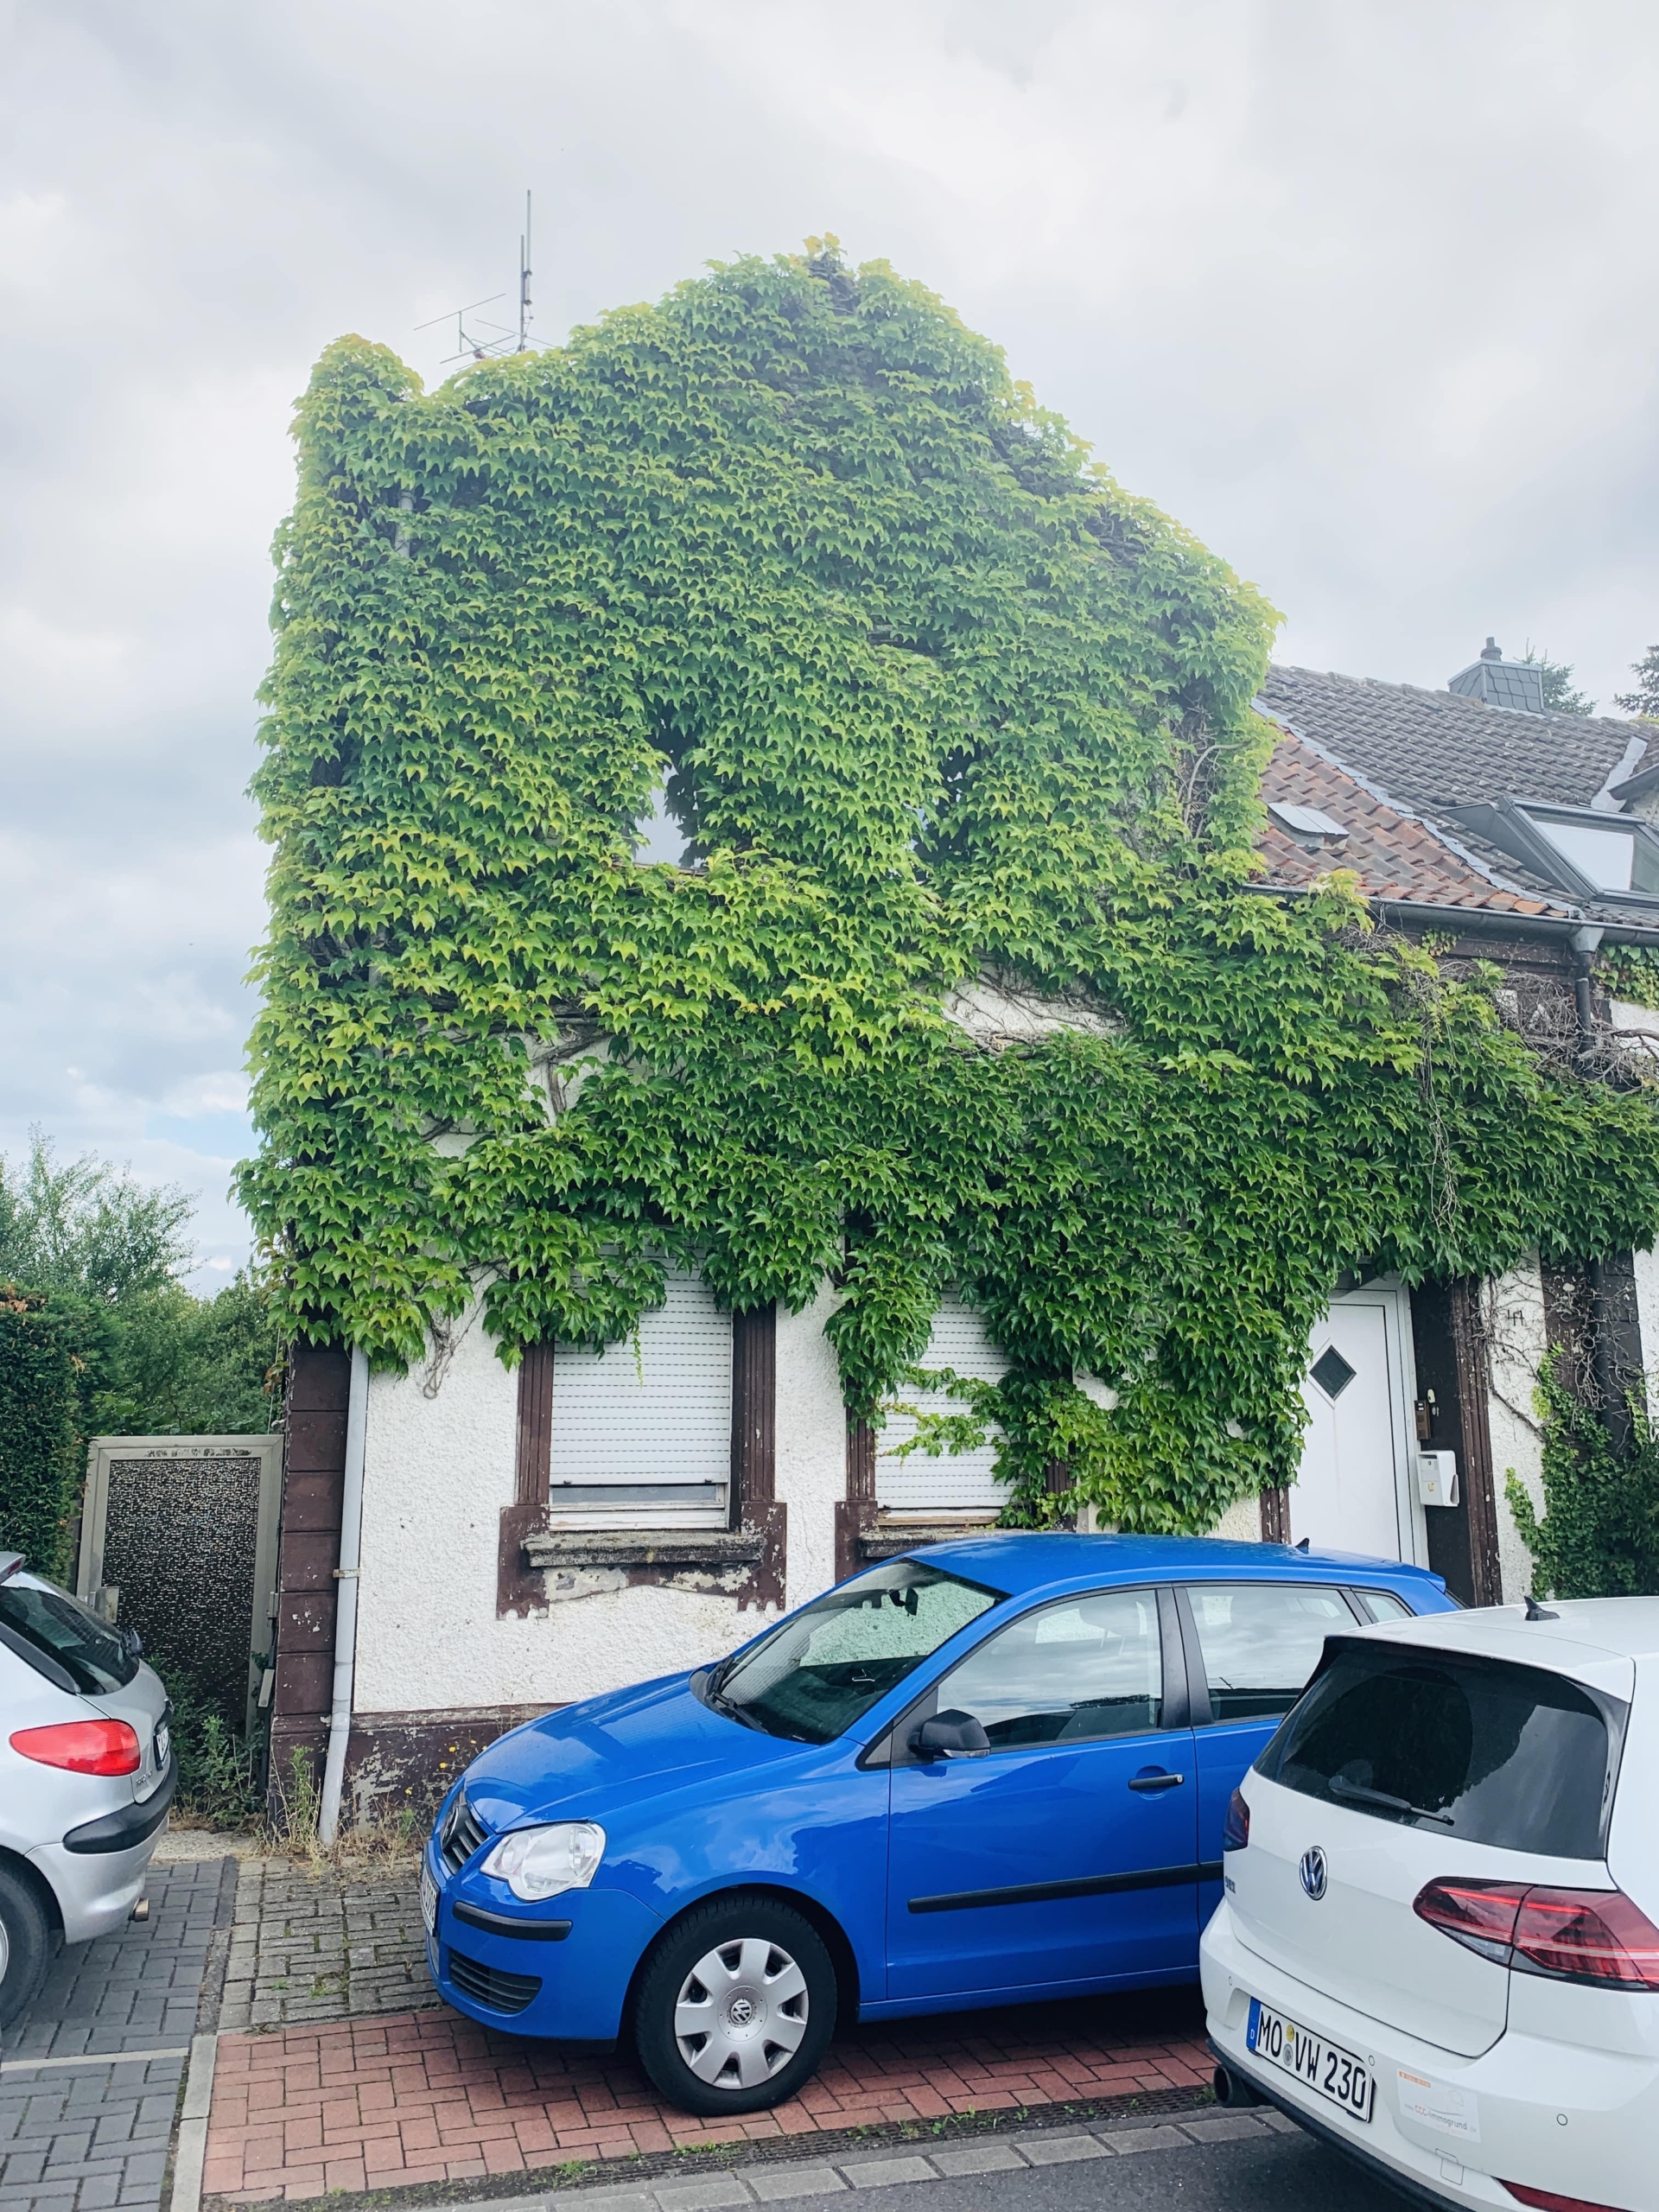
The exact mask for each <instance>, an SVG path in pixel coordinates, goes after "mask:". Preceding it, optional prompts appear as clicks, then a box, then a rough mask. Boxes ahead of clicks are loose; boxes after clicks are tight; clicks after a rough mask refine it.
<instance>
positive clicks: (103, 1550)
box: [77, 1433, 283, 1726]
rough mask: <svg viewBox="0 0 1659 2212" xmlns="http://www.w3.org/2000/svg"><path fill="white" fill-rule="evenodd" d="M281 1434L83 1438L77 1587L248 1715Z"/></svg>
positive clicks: (271, 1569)
mask: <svg viewBox="0 0 1659 2212" xmlns="http://www.w3.org/2000/svg"><path fill="white" fill-rule="evenodd" d="M282 1474H283V1440H282V1437H281V1436H280V1435H279V1434H276V1433H272V1434H269V1435H264V1436H99V1437H95V1438H94V1439H93V1440H92V1444H91V1446H89V1448H88V1452H87V1464H86V1503H85V1506H84V1508H83V1511H82V1516H81V1526H80V1564H79V1574H78V1578H77V1590H78V1594H79V1596H80V1597H82V1598H84V1599H86V1600H87V1601H88V1603H89V1604H91V1605H94V1606H95V1607H96V1608H97V1609H98V1610H99V1611H100V1612H102V1613H103V1614H104V1615H105V1618H108V1619H111V1620H116V1619H118V1620H119V1621H120V1623H121V1624H122V1626H123V1627H124V1628H136V1629H137V1630H138V1633H139V1635H140V1636H141V1637H143V1640H144V1646H145V1649H146V1651H147V1652H148V1653H149V1655H151V1656H153V1657H154V1658H155V1660H156V1667H157V1670H158V1672H160V1673H161V1675H162V1678H163V1680H165V1678H166V1675H167V1670H168V1663H169V1662H171V1663H172V1665H173V1666H174V1667H175V1668H176V1669H181V1670H184V1671H186V1672H188V1675H189V1676H190V1678H191V1680H192V1681H193V1683H194V1685H195V1686H196V1688H198V1690H199V1692H200V1694H204V1695H206V1696H208V1697H209V1698H211V1699H212V1700H213V1703H214V1704H216V1705H218V1706H219V1707H221V1708H222V1710H223V1711H224V1712H225V1713H226V1715H227V1716H229V1717H230V1718H232V1719H238V1720H240V1721H241V1722H242V1723H243V1724H244V1725H245V1726H251V1725H252V1721H253V1716H254V1711H255V1706H256V1701H257V1693H258V1669H257V1668H256V1667H255V1665H254V1663H253V1661H254V1656H255V1655H256V1654H257V1653H260V1652H264V1651H268V1650H269V1649H270V1640H271V1635H272V1624H271V1619H270V1613H271V1593H272V1591H273V1589H274V1586H275V1584H276V1580H277V1513H278V1510H279V1507H280V1504H281V1500H282Z"/></svg>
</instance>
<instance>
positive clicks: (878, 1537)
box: [858, 1516, 996, 1559]
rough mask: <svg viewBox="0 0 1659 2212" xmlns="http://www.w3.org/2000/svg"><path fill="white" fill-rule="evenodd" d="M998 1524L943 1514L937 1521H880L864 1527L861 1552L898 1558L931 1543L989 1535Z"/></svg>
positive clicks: (866, 1555) (872, 1556)
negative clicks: (954, 1518) (946, 1517)
mask: <svg viewBox="0 0 1659 2212" xmlns="http://www.w3.org/2000/svg"><path fill="white" fill-rule="evenodd" d="M995 1528H996V1523H995V1521H991V1520H987V1521H967V1520H962V1519H957V1520H947V1519H945V1518H944V1516H941V1517H940V1518H939V1519H938V1520H937V1521H899V1522H893V1521H878V1522H875V1523H874V1526H873V1527H871V1528H868V1529H860V1531H859V1535H858V1551H859V1556H860V1558H861V1559H898V1558H900V1557H901V1556H902V1555H903V1554H906V1553H908V1552H914V1551H920V1550H921V1549H923V1548H924V1547H925V1546H926V1545H928V1544H949V1543H957V1542H960V1541H965V1540H967V1539H969V1538H971V1537H974V1536H988V1535H991V1534H993V1532H994V1531H995Z"/></svg>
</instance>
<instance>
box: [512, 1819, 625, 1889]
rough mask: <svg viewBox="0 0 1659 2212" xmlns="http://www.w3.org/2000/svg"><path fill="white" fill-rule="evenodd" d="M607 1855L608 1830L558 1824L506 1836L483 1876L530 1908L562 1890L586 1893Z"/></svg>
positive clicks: (590, 1824) (582, 1823) (593, 1824)
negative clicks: (520, 1898) (492, 1878)
mask: <svg viewBox="0 0 1659 2212" xmlns="http://www.w3.org/2000/svg"><path fill="white" fill-rule="evenodd" d="M604 1856H605V1831H604V1829H603V1828H602V1827H600V1826H599V1825H598V1823H597V1822H596V1821H554V1822H553V1823H552V1825H551V1826H550V1827H543V1828H514V1830H513V1831H512V1834H511V1835H504V1836H503V1837H502V1839H501V1840H500V1842H499V1843H498V1844H497V1845H496V1847H495V1849H494V1850H493V1852H492V1853H490V1855H489V1857H488V1858H487V1859H486V1860H485V1861H484V1867H483V1871H484V1872H485V1873H486V1874H493V1875H494V1876H495V1877H496V1878H497V1879H498V1881H502V1882H505V1884H506V1885H507V1887H508V1888H509V1889H510V1890H511V1891H512V1894H513V1895H514V1897H523V1898H524V1902H525V1903H526V1904H534V1903H535V1901H536V1899H537V1897H557V1896H558V1895H559V1893H560V1891H562V1890H585V1889H586V1888H587V1887H588V1884H589V1883H590V1882H591V1881H592V1880H593V1878H594V1875H595V1874H596V1873H597V1872H599V1862H600V1860H601V1859H602V1858H603V1857H604Z"/></svg>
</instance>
